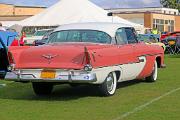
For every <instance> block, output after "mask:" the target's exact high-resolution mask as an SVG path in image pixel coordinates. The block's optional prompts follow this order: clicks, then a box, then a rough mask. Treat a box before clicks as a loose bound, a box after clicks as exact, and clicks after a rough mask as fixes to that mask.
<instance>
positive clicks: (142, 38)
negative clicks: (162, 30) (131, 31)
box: [138, 34, 158, 43]
mask: <svg viewBox="0 0 180 120" xmlns="http://www.w3.org/2000/svg"><path fill="white" fill-rule="evenodd" d="M138 39H139V40H140V41H144V42H153V43H156V42H158V39H157V38H156V37H155V36H153V35H150V36H149V35H141V34H139V35H138Z"/></svg>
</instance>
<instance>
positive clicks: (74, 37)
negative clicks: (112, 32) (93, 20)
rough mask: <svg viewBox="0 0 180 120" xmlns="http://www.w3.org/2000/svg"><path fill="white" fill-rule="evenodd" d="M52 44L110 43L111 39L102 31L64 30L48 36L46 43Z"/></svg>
mask: <svg viewBox="0 0 180 120" xmlns="http://www.w3.org/2000/svg"><path fill="white" fill-rule="evenodd" d="M54 42H92V43H105V44H108V43H111V37H110V36H109V35H108V34H107V33H105V32H102V31H96V30H65V31H57V32H54V33H52V34H51V35H50V36H49V40H48V43H54Z"/></svg>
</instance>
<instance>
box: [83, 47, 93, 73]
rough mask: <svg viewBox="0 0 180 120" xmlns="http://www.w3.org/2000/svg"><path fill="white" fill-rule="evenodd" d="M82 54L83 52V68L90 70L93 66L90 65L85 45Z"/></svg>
mask: <svg viewBox="0 0 180 120" xmlns="http://www.w3.org/2000/svg"><path fill="white" fill-rule="evenodd" d="M84 54H85V65H84V70H85V71H91V70H92V68H93V67H92V65H91V58H90V55H89V52H88V49H87V47H84Z"/></svg>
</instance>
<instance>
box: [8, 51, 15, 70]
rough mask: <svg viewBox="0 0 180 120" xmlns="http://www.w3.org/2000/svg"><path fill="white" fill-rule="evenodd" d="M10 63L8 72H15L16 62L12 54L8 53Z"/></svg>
mask: <svg viewBox="0 0 180 120" xmlns="http://www.w3.org/2000/svg"><path fill="white" fill-rule="evenodd" d="M8 61H9V66H8V70H9V71H12V70H14V67H15V62H14V58H13V55H12V53H11V52H8Z"/></svg>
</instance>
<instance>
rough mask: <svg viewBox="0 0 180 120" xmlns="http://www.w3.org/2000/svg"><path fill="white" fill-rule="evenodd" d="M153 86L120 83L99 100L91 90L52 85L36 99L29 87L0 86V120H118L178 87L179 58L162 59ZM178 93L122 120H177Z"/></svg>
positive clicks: (179, 95) (179, 80)
mask: <svg viewBox="0 0 180 120" xmlns="http://www.w3.org/2000/svg"><path fill="white" fill-rule="evenodd" d="M165 63H166V65H167V68H166V69H159V77H158V81H157V82H156V83H146V82H137V81H131V82H124V83H120V84H119V85H118V89H117V92H116V94H115V95H114V96H112V97H100V96H98V92H97V91H96V89H95V88H94V87H88V86H80V87H76V88H72V87H70V86H69V85H60V86H56V87H55V89H54V92H53V94H52V95H50V96H46V97H38V96H36V95H35V94H34V93H33V91H32V88H31V84H21V83H12V82H6V81H0V83H3V84H6V86H5V87H1V86H0V120H120V118H121V116H122V115H124V114H126V113H127V112H130V113H131V111H133V110H134V109H135V108H137V107H138V106H141V105H143V104H146V103H148V102H150V101H151V100H153V99H155V98H157V97H159V96H162V95H164V94H165V93H167V92H169V91H171V90H173V89H176V88H180V56H173V57H172V56H166V58H165ZM179 119H180V90H179V91H176V92H173V93H172V94H169V95H167V96H164V97H163V98H161V99H159V100H157V101H155V102H153V103H152V104H149V105H148V106H146V107H144V108H142V109H141V110H138V111H136V112H134V113H131V114H129V115H127V116H126V117H125V118H123V120H179Z"/></svg>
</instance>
